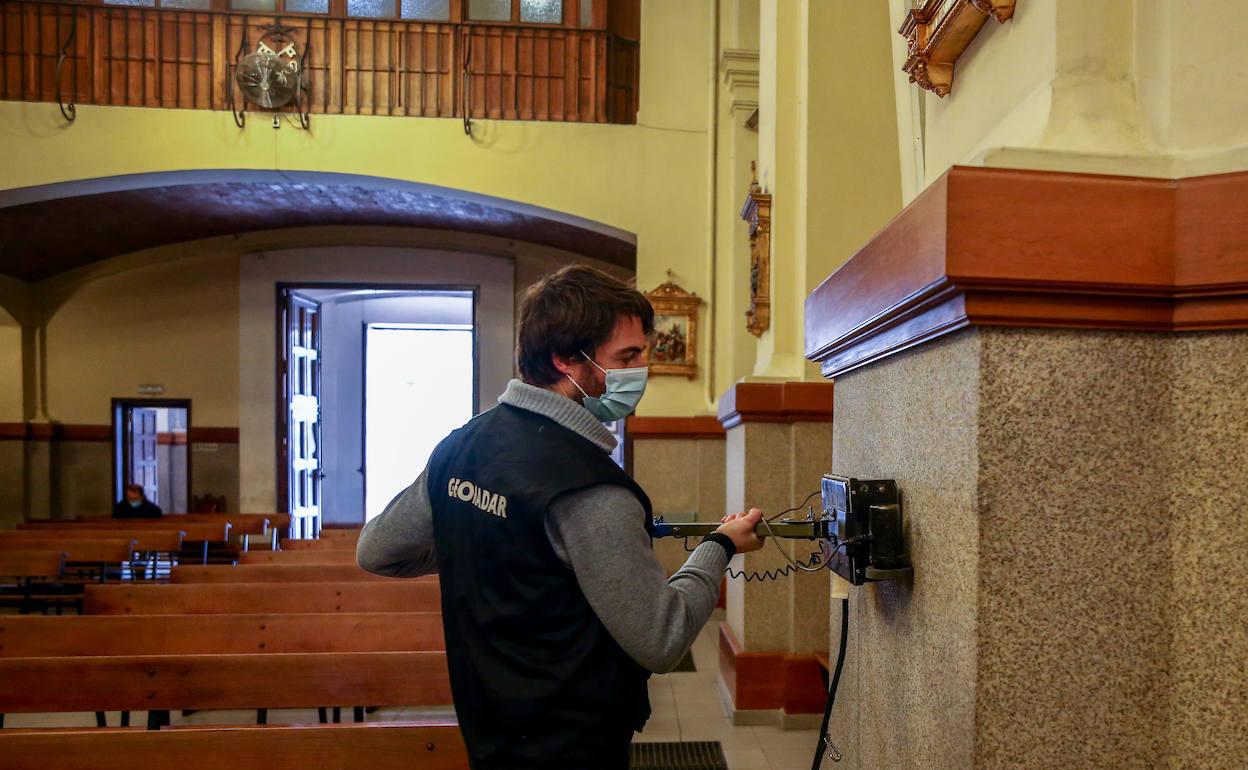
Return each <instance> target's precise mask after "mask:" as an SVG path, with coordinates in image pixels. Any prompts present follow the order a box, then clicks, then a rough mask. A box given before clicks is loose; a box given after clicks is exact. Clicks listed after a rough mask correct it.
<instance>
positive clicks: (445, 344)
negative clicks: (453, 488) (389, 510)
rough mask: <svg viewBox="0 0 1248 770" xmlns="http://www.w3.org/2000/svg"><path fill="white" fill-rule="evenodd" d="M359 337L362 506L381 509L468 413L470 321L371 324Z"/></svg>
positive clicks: (369, 513) (471, 366)
mask: <svg viewBox="0 0 1248 770" xmlns="http://www.w3.org/2000/svg"><path fill="white" fill-rule="evenodd" d="M364 333H365V340H364V350H365V356H364V361H365V363H364V382H365V387H364V414H365V426H364V468H365V474H364V489H365V505H364V512H365V517H366V518H367V519H372V518H373V517H374V516H376V515H377V514H379V513H381V512H382V511H383V510H384V509H385V507H386V504H387V503H389V502H390V501H391V500H392V499H393V498H394V496H395V495H397V494H399V493H400V492H402V491H403V489H405V488H406V487H407V486H408V485H410V484H411V483H412V475H413V470H414V469H416V470H417V472H419V469H421V468H424V467H425V464H426V463H427V462H428V461H429V455H430V454H431V453H432V452H433V450H434V448H435V447H436V446H437V445H438V442H439V441H441V440H442V439H443V438H445V437H446V435H447V434H448V433H450V432H451V431H453V430H455V429H456V428H458V427H459V426H461V425H463V424H464V423H465V422H467V421H468V420H469V419H471V418H472V413H473V407H474V404H473V380H474V377H475V371H474V369H475V367H474V362H473V334H472V325H471V324H394V323H371V324H368V325H367V326H366V327H365V332H364Z"/></svg>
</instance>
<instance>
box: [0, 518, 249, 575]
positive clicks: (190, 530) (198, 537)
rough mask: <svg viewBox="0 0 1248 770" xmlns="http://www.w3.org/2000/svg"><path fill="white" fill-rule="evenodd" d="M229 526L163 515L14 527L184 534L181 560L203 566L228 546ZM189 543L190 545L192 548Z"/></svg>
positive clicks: (229, 555) (231, 555)
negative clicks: (158, 516) (191, 561)
mask: <svg viewBox="0 0 1248 770" xmlns="http://www.w3.org/2000/svg"><path fill="white" fill-rule="evenodd" d="M231 526H232V525H231V522H229V521H225V520H222V521H212V522H206V523H199V522H194V521H181V522H179V521H176V520H173V519H172V517H168V516H166V517H164V518H160V519H83V520H55V519H49V520H41V521H26V522H22V523H20V524H18V525H17V528H18V529H19V530H53V531H56V532H63V531H67V530H70V531H91V530H97V531H100V532H107V531H110V530H129V529H132V528H134V529H147V530H157V531H159V530H181V531H182V532H183V533H184V534H185V537H184V538H183V546H184V550H183V557H184V558H183V560H184V561H185V560H186V559H191V558H194V559H196V560H198V561H199V562H200V563H202V564H207V563H208V560H209V554H210V552H212V551H214V550H219V549H221V548H228V547H229V542H230V530H231ZM191 544H194V545H193V546H192V545H191ZM237 555H238V554H237V551H236V550H231V551H229V552H228V553H227V554H226V558H228V559H229V560H230V561H233V560H234V558H235V557H237Z"/></svg>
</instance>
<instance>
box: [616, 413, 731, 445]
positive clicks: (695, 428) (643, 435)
mask: <svg viewBox="0 0 1248 770" xmlns="http://www.w3.org/2000/svg"><path fill="white" fill-rule="evenodd" d="M627 432H628V435H629V437H631V438H632V439H634V440H638V439H650V438H679V439H699V438H708V439H722V438H723V437H724V426H722V425H720V424H719V419H718V418H716V417H713V416H711V415H709V414H708V415H699V416H697V417H637V416H635V415H634V416H632V417H629V418H628V427H627Z"/></svg>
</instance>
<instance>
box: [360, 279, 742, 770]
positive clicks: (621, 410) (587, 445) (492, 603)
mask: <svg viewBox="0 0 1248 770" xmlns="http://www.w3.org/2000/svg"><path fill="white" fill-rule="evenodd" d="M653 326H654V311H653V309H652V308H651V307H650V304H649V302H647V301H646V298H645V297H644V296H643V295H642V294H641V293H640V292H637V291H635V290H633V289H630V288H628V287H627V286H625V285H624V284H622V283H620V282H619V281H617V280H615V279H614V278H612V277H610V276H609V275H607V274H605V273H602V272H600V271H597V270H593V269H591V268H587V267H569V268H565V269H563V270H560V271H559V272H557V273H555V274H553V275H550V276H547V277H546V278H544V279H543V280H542V281H540V282H539V283H537V284H536V285H534V286H533V287H532V288H530V289H529V290H528V292H527V293H526V294H525V297H524V300H523V302H522V304H521V308H520V333H519V344H518V346H517V363H518V365H519V369H520V376H521V379H520V380H512V381H511V383H510V384H508V386H507V390H506V392H505V393H504V394H503V395H502V397H500V398H499V404H500V405H499V406H497V407H495V408H493V409H491V410H489V411H487V412H485V413H483V414H481V415H479V416H477V417H476V418H474V419H473V420H471V421H470V422H469V423H468V424H467V425H465V426H464V427H463V428H460V429H459V430H457V431H455V432H453V433H452V434H451V435H450V436H448V437H447V438H446V439H445V440H444V441H443V442H442V443H441V444H439V445H438V448H437V449H435V450H434V452H433V455H432V457H431V458H430V460H429V465H428V467H426V469H425V471H424V472H423V473H421V475H420V477H419V478H417V480H416V483H415V484H413V485H412V486H411V487H409V488H408V489H407V490H405V491H404V492H402V493H401V494H400V495H399V496H398V497H396V498H395V499H394V500H393V501H392V502H391V503H390V505H389V506H388V507H387V508H386V510H385V511H384V512H383V513H382V514H381V515H380V516H378V517H377V518H375V519H374V520H373V521H371V522H369V524H368V526H366V527H365V528H364V531H363V533H362V535H361V536H360V543H359V550H358V552H357V558H358V561H359V564H360V566H361V567H363V568H364V569H366V570H369V571H370V572H375V573H377V574H381V575H389V576H395V577H411V576H417V575H423V574H428V573H431V572H435V571H436V572H438V573H439V579H440V583H441V590H442V616H443V623H444V627H445V633H446V646H447V660H448V663H449V666H450V673H451V689H452V691H453V694H454V700H455V711H456V713H457V715H458V717H459V724H460V729H461V730H462V732H463V735H464V740H465V742H466V744H467V747H468V754H469V758H470V764H471V766H472V768H473V769H474V770H529V769H530V768H533V769H537V768H541V769H542V770H582V769H585V770H588V769H589V768H593V770H610V769H612V768H620V769H623V768H626V767H627V766H628V746H629V743H630V742H631V740H632V735H633V732H634V731H635V730H641V729H642V727H643V726H644V725H645V723H646V720H647V718H648V717H649V715H650V703H649V697H648V691H647V686H646V680H647V679H648V678H649V676H650V672H652V671H653V672H658V673H663V672H667V671H670V670H672V669H673V668H674V667H675V666H676V665H677V663H678V662H679V661H680V660H681V658H683V657H684V655H685V654H686V653H687V652H688V650H689V647H690V646H691V645H692V643H693V640H694V639H695V637H696V636H697V634H698V631H699V630H700V629H701V628H702V626H703V625H705V623H706V621H707V619H708V618H709V617H710V614H711V612H712V610H713V609H714V606H715V602H716V599H717V596H718V592H719V582H720V578H721V577H722V575H723V572H724V569H725V567H726V566H727V564H728V560H729V559H730V558H732V556H733V554H734V553H743V552H747V551H754V550H757V549H759V548H761V547H762V541H761V539H760V538H758V537H757V536H755V534H754V526H755V524H757V523H758V521H759V519H760V518H761V516H762V512H761V511H759V510H758V509H752V510H751V511H750V512H749V513H748V514H736V515H734V516H727V517H724V520H723V521H724V523H723V525H722V526H721V527H720V528H719V530H718V531H717V532H715V533H714V534H712V535H710V536H708V537H707V538H706V540H704V541H703V542H702V543H701V544H700V545H699V546H698V547H697V548H696V549H695V550H694V552H693V554H692V555H691V556H690V557H689V560H688V561H687V562H685V565H684V566H683V567H682V568H681V569H680V571H679V572H677V573H676V574H675V575H674V576H673V577H672V578H671V579H670V580H668V579H667V578H666V576H665V574H664V572H663V569H662V567H661V566H660V565H659V563H658V561H657V559H655V556H654V553H653V551H652V550H651V545H650V537H649V529H650V520H651V510H650V501H649V499H648V498H647V497H646V495H645V493H644V492H643V491H642V490H641V488H640V487H638V486H637V485H636V483H634V482H633V480H632V479H631V478H629V476H628V475H627V474H625V473H624V472H623V471H622V470H620V468H619V466H617V465H615V464H614V463H613V462H611V460H610V457H609V453H610V452H611V450H612V449H614V447H615V439H614V437H613V436H612V434H611V433H610V432H609V431H608V430H607V429H606V428H605V427H604V426H603V424H602V423H603V422H610V421H613V420H617V419H621V418H623V417H625V416H627V415H628V414H630V413H631V412H632V411H633V409H634V408H635V407H636V405H637V401H638V400H640V398H641V396H642V394H643V393H644V392H645V384H646V374H647V369H646V342H647V335H649V334H650V333H651V332H652V331H653ZM430 363H431V364H433V365H436V363H437V362H430Z"/></svg>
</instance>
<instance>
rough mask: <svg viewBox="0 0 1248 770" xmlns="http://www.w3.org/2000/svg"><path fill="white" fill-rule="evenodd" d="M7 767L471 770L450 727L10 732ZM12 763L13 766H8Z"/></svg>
mask: <svg viewBox="0 0 1248 770" xmlns="http://www.w3.org/2000/svg"><path fill="white" fill-rule="evenodd" d="M0 757H4V758H5V760H4V762H5V766H6V767H14V768H46V770H134V768H142V767H151V768H156V767H165V766H169V767H176V768H178V769H179V770H220V768H221V767H223V766H224V767H229V768H230V770H414V769H415V768H418V769H419V770H467V767H468V756H467V753H466V751H465V748H464V742H463V737H462V736H461V735H460V732H459V727H458V726H457V725H456V724H455V723H454V722H453V721H447V720H423V721H420V722H390V723H385V722H374V723H370V724H360V725H353V724H343V725H301V726H284V725H283V726H280V727H279V726H273V727H215V726H213V727H208V726H203V727H195V728H177V729H172V730H159V731H155V730H150V731H148V730H54V731H35V730H5V731H3V732H0ZM9 763H11V764H9Z"/></svg>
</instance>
